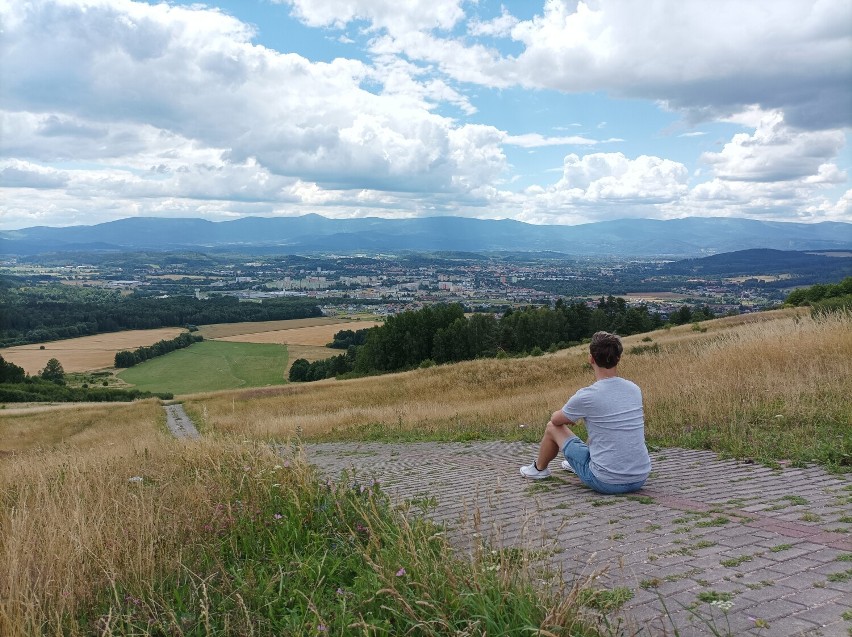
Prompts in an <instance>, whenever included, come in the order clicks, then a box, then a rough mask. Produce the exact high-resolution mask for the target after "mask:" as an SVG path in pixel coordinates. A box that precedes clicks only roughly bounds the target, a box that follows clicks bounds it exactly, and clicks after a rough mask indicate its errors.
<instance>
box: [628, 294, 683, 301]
mask: <svg viewBox="0 0 852 637" xmlns="http://www.w3.org/2000/svg"><path fill="white" fill-rule="evenodd" d="M623 296H624V298H625V299H627V300H628V301H679V300H681V299H685V298H689V296H690V295H687V294H678V293H677V292H631V293H630V294H624V295H623ZM693 296H694V295H693Z"/></svg>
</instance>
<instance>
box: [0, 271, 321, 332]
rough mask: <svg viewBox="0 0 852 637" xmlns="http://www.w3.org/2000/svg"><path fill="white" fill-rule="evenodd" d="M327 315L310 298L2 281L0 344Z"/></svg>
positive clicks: (0, 295) (0, 292)
mask: <svg viewBox="0 0 852 637" xmlns="http://www.w3.org/2000/svg"><path fill="white" fill-rule="evenodd" d="M316 316H322V311H321V310H320V308H319V306H318V305H317V304H316V302H314V301H312V300H310V299H264V301H263V302H262V303H245V302H240V301H239V300H238V299H236V298H235V297H232V296H213V297H210V298H208V299H204V300H200V299H197V298H195V297H194V296H173V297H168V298H154V297H144V296H137V295H131V296H127V297H122V296H120V295H119V294H117V293H111V292H106V291H104V290H74V289H69V287H68V286H38V287H22V286H14V285H5V286H0V347H8V346H11V345H24V344H27V343H39V342H43V341H53V340H59V339H64V338H75V337H77V336H88V335H90V334H101V333H103V332H116V331H120V330H130V329H152V328H158V327H184V326H187V325H203V324H208V323H235V322H241V321H278V320H286V319H297V318H311V317H316Z"/></svg>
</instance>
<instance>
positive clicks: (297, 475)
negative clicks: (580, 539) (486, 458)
mask: <svg viewBox="0 0 852 637" xmlns="http://www.w3.org/2000/svg"><path fill="white" fill-rule="evenodd" d="M252 460H253V459H252V458H251V457H247V456H246V457H243V458H235V459H234V462H230V463H228V464H227V465H224V466H222V467H221V471H220V477H221V479H222V481H223V482H226V483H228V484H229V485H230V486H229V488H227V489H223V490H221V492H222V493H227V494H229V495H228V496H227V497H225V498H222V499H221V500H220V501H219V502H217V503H215V505H214V506H213V510H211V511H210V515H209V519H208V520H207V521H206V524H205V526H204V533H203V537H199V538H196V540H195V542H193V543H192V545H190V546H188V547H187V550H186V553H185V555H184V568H182V569H181V570H180V571H178V572H173V573H170V574H166V575H165V576H163V577H161V578H158V579H157V580H156V581H152V582H116V585H115V588H114V590H105V591H104V592H103V596H102V601H101V603H100V605H99V607H96V608H94V609H93V612H92V613H87V614H86V615H85V616H82V617H80V618H79V620H78V621H79V622H80V625H81V626H85V627H88V628H89V629H91V630H89V631H88V632H93V631H94V632H97V633H98V634H113V635H131V634H132V635H139V636H143V635H145V636H151V637H153V636H154V635H187V636H189V635H375V636H385V635H386V636H388V637H390V636H391V635H423V636H427V635H435V636H436V637H437V636H439V635H485V634H488V635H519V636H520V635H533V634H540V633H539V631H541V632H543V633H544V634H548V635H560V636H565V637H568V636H572V637H601V632H599V631H598V630H597V629H596V628H595V627H594V625H593V624H592V622H591V621H590V620H589V619H581V618H580V617H579V615H580V607H581V606H582V605H586V606H592V607H594V608H596V609H599V610H605V611H607V610H611V609H615V608H617V607H618V606H620V605H621V604H623V603H624V602H625V601H627V600H628V599H630V597H632V591H630V590H629V589H613V590H610V591H592V590H588V589H582V588H571V589H567V588H563V589H561V590H558V591H550V592H548V591H546V590H539V589H538V588H537V587H536V586H535V585H534V584H533V580H532V579H531V578H530V577H528V576H526V575H524V569H525V568H526V566H527V564H528V562H529V559H530V557H529V556H528V555H527V554H526V553H525V552H524V551H521V550H518V549H505V550H503V551H492V550H490V548H489V547H487V546H485V545H481V546H480V547H479V548H478V549H475V550H474V551H473V554H472V555H467V554H464V555H460V556H459V555H456V554H455V553H454V551H453V549H452V548H451V547H450V545H449V543H448V541H447V539H446V537H445V534H444V529H443V528H442V527H438V526H436V525H434V524H432V523H430V522H427V521H425V520H422V519H417V518H416V519H414V520H410V519H407V518H406V517H405V516H403V515H402V513H401V512H399V511H396V510H395V509H394V508H393V507H392V506H391V503H390V499H389V498H388V497H387V496H386V495H385V494H384V493H383V492H382V491H381V490H380V488H379V486H378V484H376V483H373V482H368V483H358V482H357V481H354V480H353V479H352V476H343V478H342V479H341V480H339V481H338V482H331V481H321V480H319V479H316V477H315V476H314V474H313V473H312V470H311V469H310V468H309V467H307V465H305V464H303V463H302V462H300V461H296V460H293V461H290V462H287V461H284V462H283V464H281V465H277V466H275V467H269V466H263V465H259V464H255V463H254V462H253V461H252ZM211 504H213V503H211ZM533 557H534V556H533ZM95 629H96V630H95ZM88 632H87V634H88Z"/></svg>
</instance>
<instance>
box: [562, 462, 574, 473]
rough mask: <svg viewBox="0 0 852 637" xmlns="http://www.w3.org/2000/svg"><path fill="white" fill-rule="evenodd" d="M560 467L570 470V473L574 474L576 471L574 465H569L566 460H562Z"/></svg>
mask: <svg viewBox="0 0 852 637" xmlns="http://www.w3.org/2000/svg"><path fill="white" fill-rule="evenodd" d="M562 468H563V469H565V471H570V472H571V473H574V474H576V473H577V472H576V471H574V467H572V466H571V463H570V462H568V461H567V460H563V461H562Z"/></svg>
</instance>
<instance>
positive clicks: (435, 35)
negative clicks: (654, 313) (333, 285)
mask: <svg viewBox="0 0 852 637" xmlns="http://www.w3.org/2000/svg"><path fill="white" fill-rule="evenodd" d="M850 133H852V2H849V0H812V1H811V0H808V1H805V0H749V1H748V2H743V1H742V0H644V1H642V2H637V1H635V0H586V1H585V2H578V1H576V0H575V1H570V0H563V1H559V0H547V1H544V2H542V1H541V0H538V1H533V0H511V1H504V2H491V1H490V0H478V1H476V0H402V1H400V0H221V1H213V0H211V1H210V2H177V1H173V2H169V3H157V2H141V1H140V2H133V1H131V0H32V1H29V0H0V230H13V229H18V228H24V227H29V226H37V225H47V226H67V225H79V224H86V225H88V224H95V223H102V222H106V221H112V220H116V219H121V218H126V217H199V218H205V219H209V220H213V221H224V220H229V219H235V218H239V217H244V216H264V217H275V216H297V215H303V214H308V213H317V214H321V215H324V216H326V217H331V218H352V217H376V216H378V217H390V218H411V217H423V216H444V215H456V216H465V217H477V218H489V219H516V220H519V221H524V222H527V223H535V224H580V223H590V222H596V221H605V220H611V219H624V218H651V219H672V218H680V217H688V216H703V217H745V218H751V219H760V220H767V221H797V222H809V223H811V222H820V221H847V222H852V178H850V172H852V150H850V141H852V140H851V139H850Z"/></svg>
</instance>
